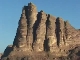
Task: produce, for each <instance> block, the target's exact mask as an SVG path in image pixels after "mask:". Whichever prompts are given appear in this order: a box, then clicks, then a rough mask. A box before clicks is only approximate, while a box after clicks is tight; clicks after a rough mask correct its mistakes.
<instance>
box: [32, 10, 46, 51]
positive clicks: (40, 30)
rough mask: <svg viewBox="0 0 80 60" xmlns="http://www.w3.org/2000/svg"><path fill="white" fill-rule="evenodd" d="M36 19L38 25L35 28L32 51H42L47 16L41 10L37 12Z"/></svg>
mask: <svg viewBox="0 0 80 60" xmlns="http://www.w3.org/2000/svg"><path fill="white" fill-rule="evenodd" d="M38 16H39V17H38V20H39V21H40V22H39V25H38V26H37V29H36V40H35V43H34V46H33V48H34V51H35V50H36V51H44V40H45V35H46V20H47V16H46V13H44V12H43V11H40V12H39V15H38Z"/></svg>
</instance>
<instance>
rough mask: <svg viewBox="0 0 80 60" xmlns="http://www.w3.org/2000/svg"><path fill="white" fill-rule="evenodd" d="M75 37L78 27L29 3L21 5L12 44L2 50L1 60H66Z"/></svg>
mask: <svg viewBox="0 0 80 60" xmlns="http://www.w3.org/2000/svg"><path fill="white" fill-rule="evenodd" d="M79 40H80V30H77V29H75V28H74V27H72V26H71V25H70V23H69V22H68V21H64V20H63V19H62V18H60V17H58V18H56V17H54V16H52V15H50V14H46V13H45V12H44V11H42V10H41V11H40V12H37V8H36V6H35V5H34V4H33V3H31V2H30V3H29V4H28V6H24V7H23V10H22V14H21V17H20V20H19V23H18V28H17V32H16V36H15V38H14V41H13V45H10V46H8V47H7V48H6V49H5V51H4V54H3V56H2V59H1V60H62V59H63V60H65V59H68V60H69V59H70V57H69V56H71V57H72V53H71V51H72V50H75V48H76V47H78V46H80V41H79ZM78 49H79V47H78V48H77V51H80V50H78ZM79 53H80V52H79ZM77 54H78V53H77ZM75 56H76V55H75ZM79 56H80V55H79V54H78V57H79ZM64 58H65V59H64ZM71 59H72V58H71Z"/></svg>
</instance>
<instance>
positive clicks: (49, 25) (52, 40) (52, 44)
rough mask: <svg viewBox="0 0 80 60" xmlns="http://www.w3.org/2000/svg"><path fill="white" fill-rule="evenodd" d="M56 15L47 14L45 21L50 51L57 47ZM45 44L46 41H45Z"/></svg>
mask: <svg viewBox="0 0 80 60" xmlns="http://www.w3.org/2000/svg"><path fill="white" fill-rule="evenodd" d="M55 22H56V17H53V16H51V15H48V17H47V22H46V40H47V41H48V47H47V48H49V50H50V51H51V52H53V51H54V50H55V48H56V47H57V39H56V34H55V30H56V24H55ZM46 44H47V43H46Z"/></svg>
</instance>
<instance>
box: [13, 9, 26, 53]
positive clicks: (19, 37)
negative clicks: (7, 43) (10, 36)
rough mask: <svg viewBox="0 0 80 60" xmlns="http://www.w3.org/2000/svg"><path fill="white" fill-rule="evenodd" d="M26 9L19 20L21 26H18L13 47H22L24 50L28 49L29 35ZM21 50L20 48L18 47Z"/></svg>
mask: <svg viewBox="0 0 80 60" xmlns="http://www.w3.org/2000/svg"><path fill="white" fill-rule="evenodd" d="M25 13H26V12H25V10H24V8H23V10H22V14H21V17H20V20H19V23H18V24H19V26H18V28H17V33H16V36H15V39H14V42H13V47H16V48H15V49H13V50H17V49H18V48H21V49H22V50H25V51H26V50H27V48H26V47H27V43H26V36H27V19H26V16H25ZM18 50H19V49H18Z"/></svg>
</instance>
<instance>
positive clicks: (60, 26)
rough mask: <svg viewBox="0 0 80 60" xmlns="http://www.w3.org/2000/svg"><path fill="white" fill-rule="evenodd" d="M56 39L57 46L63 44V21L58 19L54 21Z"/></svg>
mask: <svg viewBox="0 0 80 60" xmlns="http://www.w3.org/2000/svg"><path fill="white" fill-rule="evenodd" d="M56 37H57V45H58V46H62V45H64V44H65V35H64V21H63V19H62V18H59V17H58V18H57V19H56Z"/></svg>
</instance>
